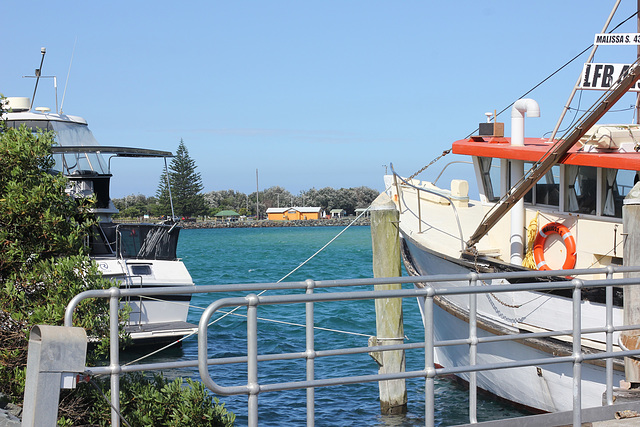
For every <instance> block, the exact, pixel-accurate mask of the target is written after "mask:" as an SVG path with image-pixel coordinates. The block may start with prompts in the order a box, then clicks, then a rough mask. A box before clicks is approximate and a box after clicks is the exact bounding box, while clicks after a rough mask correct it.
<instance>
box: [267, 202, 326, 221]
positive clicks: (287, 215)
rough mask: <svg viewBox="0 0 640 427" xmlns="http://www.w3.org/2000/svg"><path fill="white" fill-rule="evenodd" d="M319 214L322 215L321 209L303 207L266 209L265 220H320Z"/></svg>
mask: <svg viewBox="0 0 640 427" xmlns="http://www.w3.org/2000/svg"><path fill="white" fill-rule="evenodd" d="M321 214H322V208H321V207H309V206H305V207H291V208H269V209H267V218H268V219H269V220H271V221H293V220H298V219H301V220H307V219H320V216H321Z"/></svg>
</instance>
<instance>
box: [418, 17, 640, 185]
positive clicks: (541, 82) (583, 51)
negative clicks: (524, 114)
mask: <svg viewBox="0 0 640 427" xmlns="http://www.w3.org/2000/svg"><path fill="white" fill-rule="evenodd" d="M637 14H638V12H634V13H632V14H631V16H629V17H628V18H627V19H625V20H623V21H621V22H620V23H619V24H618V25H616V26H615V27H613V28H612V29H611V30H609V32H608V33H607V34H611V33H612V32H613V31H615V30H616V29H618V28H619V27H620V26H621V25H623V24H624V23H626V22H627V21H629V20H630V19H632V18H633V17H634V16H636V15H637ZM592 47H593V43H592V44H590V45H589V46H588V47H586V48H585V49H583V50H582V51H581V52H580V53H578V54H577V55H575V56H574V57H573V58H571V59H570V60H568V61H567V62H565V63H564V64H563V65H562V66H560V67H559V68H558V69H557V70H555V71H554V72H553V73H551V74H549V75H548V76H547V77H545V78H544V79H542V80H541V81H540V82H539V83H537V84H536V85H534V86H533V87H532V88H531V89H529V90H528V91H526V92H525V93H523V94H522V95H520V96H519V97H518V98H516V101H517V100H518V99H521V98H524V97H525V96H527V95H529V94H530V93H531V92H533V91H534V90H536V89H537V88H538V87H540V86H542V85H543V84H544V83H546V82H547V81H548V80H549V79H551V78H552V77H553V76H555V75H556V74H558V73H559V72H560V71H562V70H563V69H565V68H566V67H568V66H569V65H570V64H571V63H573V62H574V61H575V60H577V59H578V58H579V57H581V56H582V55H583V54H584V53H585V52H587V51H588V50H590V49H591V48H592ZM516 101H513V102H511V103H510V104H509V105H507V106H506V107H504V108H503V109H502V110H500V112H499V113H497V114H496V115H495V117H494V120H497V117H498V116H499V115H501V114H502V113H504V112H505V111H507V110H508V109H509V108H511V107H512V106H513V104H515V103H516ZM576 117H577V113H576V116H575V117H574V118H573V120H572V123H575V119H576ZM570 127H571V126H568V127H567V128H566V129H568V128H570ZM566 129H565V130H566ZM478 131H479V128H475V129H474V130H473V131H471V132H470V133H469V134H468V135H467V136H466V137H465V139H466V138H469V137H471V136H472V135H473V134H475V133H476V132H478ZM545 135H546V134H545ZM448 151H450V149H449V150H448ZM447 154H448V153H447ZM440 157H442V156H440ZM440 157H438V158H437V159H436V160H438V159H440ZM434 162H435V161H432V162H431V163H429V164H428V165H427V166H425V167H423V168H422V169H420V170H419V171H418V172H416V173H414V174H413V175H411V177H412V178H413V177H415V176H417V175H419V174H421V173H422V172H424V170H425V169H427V168H428V167H429V166H431V165H432V164H433V163H434Z"/></svg>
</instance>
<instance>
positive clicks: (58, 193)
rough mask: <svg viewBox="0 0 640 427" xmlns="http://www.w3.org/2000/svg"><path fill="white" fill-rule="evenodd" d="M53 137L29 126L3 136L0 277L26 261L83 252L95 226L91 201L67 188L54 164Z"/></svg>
mask: <svg viewBox="0 0 640 427" xmlns="http://www.w3.org/2000/svg"><path fill="white" fill-rule="evenodd" d="M52 143H53V140H52V135H51V134H47V133H41V134H32V133H31V132H30V131H29V130H27V129H26V128H24V127H21V128H20V129H7V130H6V131H4V132H2V136H1V138H0V242H2V247H1V248H0V255H1V256H0V280H1V279H2V278H4V277H6V276H7V274H9V273H10V272H12V271H16V270H18V269H19V268H20V267H21V266H22V265H23V264H24V263H26V262H27V260H28V261H29V262H33V261H36V260H38V259H46V258H49V257H52V256H57V255H61V254H71V253H81V252H82V250H83V239H84V236H85V235H86V232H87V229H88V228H89V226H90V225H91V223H90V221H89V217H88V215H87V214H88V208H89V207H90V206H91V201H90V200H83V201H77V200H74V199H73V198H71V197H68V196H67V195H66V194H65V192H64V189H65V186H66V179H65V178H64V177H63V176H61V175H52V174H49V173H47V171H49V170H50V169H51V168H52V167H53V158H52V156H51V145H52Z"/></svg>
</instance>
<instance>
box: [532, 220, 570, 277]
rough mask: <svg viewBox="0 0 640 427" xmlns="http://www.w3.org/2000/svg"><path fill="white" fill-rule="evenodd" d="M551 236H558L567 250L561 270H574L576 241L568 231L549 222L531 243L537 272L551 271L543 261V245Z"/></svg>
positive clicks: (557, 224)
mask: <svg viewBox="0 0 640 427" xmlns="http://www.w3.org/2000/svg"><path fill="white" fill-rule="evenodd" d="M552 234H559V235H560V237H562V241H563V243H564V246H565V247H566V248H567V256H566V258H565V260H564V265H563V266H562V268H563V269H564V270H570V269H572V268H574V267H575V266H576V259H577V256H576V241H575V239H574V238H573V235H572V234H571V232H570V231H569V229H568V228H567V227H565V226H564V225H562V224H560V223H558V222H550V223H548V224H546V225H545V226H544V227H542V229H541V230H540V231H539V232H538V235H537V236H536V240H535V241H534V242H533V259H534V260H535V262H536V267H537V268H538V270H551V268H549V266H548V265H547V262H546V261H545V260H544V243H545V242H546V240H547V237H549V236H550V235H552Z"/></svg>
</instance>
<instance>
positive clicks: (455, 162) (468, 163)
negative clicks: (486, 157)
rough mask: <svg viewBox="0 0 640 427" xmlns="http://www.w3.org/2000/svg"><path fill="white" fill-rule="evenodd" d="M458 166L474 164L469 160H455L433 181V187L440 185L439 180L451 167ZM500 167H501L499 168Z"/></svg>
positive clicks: (445, 166) (444, 167)
mask: <svg viewBox="0 0 640 427" xmlns="http://www.w3.org/2000/svg"><path fill="white" fill-rule="evenodd" d="M456 164H465V165H473V162H470V161H468V160H454V161H452V162H449V163H447V164H446V165H444V166H443V168H442V169H441V170H440V173H439V174H438V176H437V177H436V179H434V180H433V185H438V180H439V179H440V177H441V176H442V174H443V173H444V171H446V170H447V168H449V166H451V165H456ZM497 167H499V166H497Z"/></svg>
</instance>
